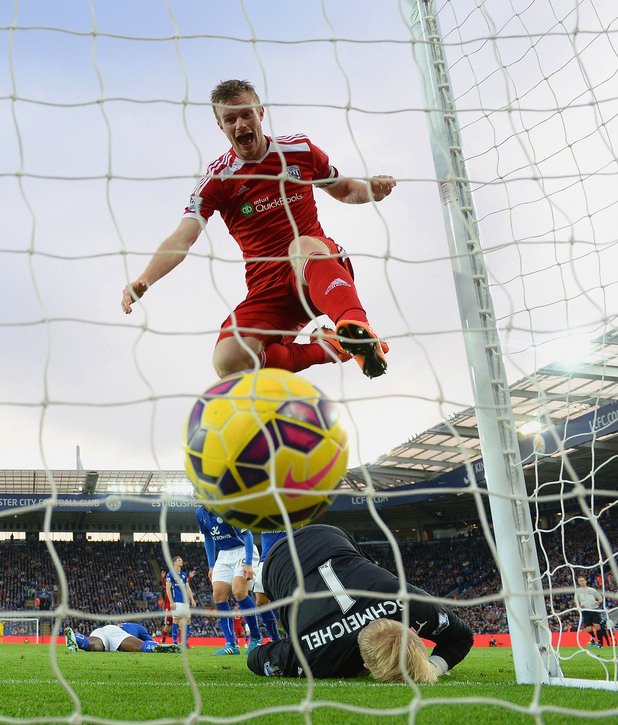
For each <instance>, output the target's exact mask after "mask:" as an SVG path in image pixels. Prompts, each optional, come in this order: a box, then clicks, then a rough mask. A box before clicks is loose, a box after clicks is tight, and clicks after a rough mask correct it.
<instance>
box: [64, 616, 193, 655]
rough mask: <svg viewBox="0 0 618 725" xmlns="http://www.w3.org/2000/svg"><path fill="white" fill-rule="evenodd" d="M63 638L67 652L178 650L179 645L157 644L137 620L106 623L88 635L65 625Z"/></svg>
mask: <svg viewBox="0 0 618 725" xmlns="http://www.w3.org/2000/svg"><path fill="white" fill-rule="evenodd" d="M64 638H65V641H66V646H67V650H68V651H69V652H77V650H78V649H83V650H85V651H86V652H180V645H177V644H159V643H158V642H157V641H156V640H155V639H154V637H152V636H151V635H150V634H148V630H147V629H146V627H143V626H142V625H141V624H137V622H124V623H123V624H121V625H120V626H118V625H116V624H106V625H105V626H104V627H97V629H93V630H92V632H90V634H89V635H88V636H86V635H85V634H81V633H80V632H74V631H73V630H72V629H71V627H67V628H66V629H65V630H64Z"/></svg>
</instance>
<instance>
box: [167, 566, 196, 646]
mask: <svg viewBox="0 0 618 725" xmlns="http://www.w3.org/2000/svg"><path fill="white" fill-rule="evenodd" d="M172 564H173V565H174V570H173V571H168V572H167V575H166V577H165V592H166V594H167V596H168V599H169V602H170V611H171V612H172V640H173V642H174V644H177V643H178V632H179V630H180V631H181V632H182V631H183V627H184V634H183V635H182V637H181V638H182V640H183V641H184V644H185V646H188V645H187V638H188V636H189V624H190V623H191V612H190V610H189V606H191V607H193V608H194V609H195V607H196V604H195V598H194V596H193V592H192V591H191V585H190V584H189V575H188V574H187V572H186V571H183V570H182V565H183V564H184V562H183V560H182V556H175V557H174V558H173V559H172Z"/></svg>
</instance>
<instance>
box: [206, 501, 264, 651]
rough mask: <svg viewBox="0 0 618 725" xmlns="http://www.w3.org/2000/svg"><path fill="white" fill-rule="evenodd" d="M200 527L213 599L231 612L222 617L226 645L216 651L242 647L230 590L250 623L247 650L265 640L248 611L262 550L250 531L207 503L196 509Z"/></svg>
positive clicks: (219, 608)
mask: <svg viewBox="0 0 618 725" xmlns="http://www.w3.org/2000/svg"><path fill="white" fill-rule="evenodd" d="M195 515H196V518H197V525H198V527H199V530H200V531H201V532H202V534H204V548H205V550H206V557H207V559H208V578H209V579H210V581H211V582H212V599H213V602H214V604H215V607H216V608H217V610H218V611H219V612H229V613H230V616H223V617H221V619H220V622H221V629H222V631H223V636H224V637H225V641H226V644H225V647H223V648H222V649H220V650H218V651H217V652H215V654H216V655H237V654H240V649H239V647H238V644H237V643H236V637H235V635H234V626H233V622H232V617H231V612H232V608H231V607H230V603H229V601H228V599H229V597H230V594H232V595H233V596H234V598H235V599H236V601H237V602H238V606H239V607H240V609H241V610H243V616H244V618H245V621H246V622H247V624H248V625H249V630H250V632H251V640H250V642H249V647H248V649H247V654H249V652H251V651H252V650H253V649H255V647H258V646H259V645H260V644H262V635H261V634H260V628H259V625H258V621H257V617H256V615H255V614H246V610H248V609H253V608H254V607H255V602H254V601H253V599H252V598H251V597H250V596H249V586H250V585H251V582H252V581H253V576H254V567H256V568H257V565H258V562H259V558H260V557H259V554H258V550H257V548H256V546H255V545H254V543H253V534H252V533H251V532H250V531H245V530H240V529H237V528H235V527H234V526H232V525H231V524H228V523H226V522H225V521H224V520H223V519H222V518H221V517H220V516H217V515H216V514H213V513H211V512H210V511H208V509H206V508H204V506H199V507H198V509H197V510H196V512H195Z"/></svg>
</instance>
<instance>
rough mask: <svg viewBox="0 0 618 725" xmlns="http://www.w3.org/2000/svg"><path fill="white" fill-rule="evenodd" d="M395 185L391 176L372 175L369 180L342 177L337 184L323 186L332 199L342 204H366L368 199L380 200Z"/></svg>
mask: <svg viewBox="0 0 618 725" xmlns="http://www.w3.org/2000/svg"><path fill="white" fill-rule="evenodd" d="M396 186H397V182H396V181H395V179H394V178H393V177H392V176H385V175H378V176H372V177H371V179H369V181H368V182H367V181H359V180H357V179H342V180H341V181H339V183H337V184H333V185H332V186H325V187H323V188H324V190H325V191H326V192H328V193H329V194H330V195H331V196H332V197H333V199H337V201H342V202H343V203H344V204H366V203H367V202H369V201H382V199H384V198H386V197H387V196H388V195H389V194H390V193H391V191H392V190H393V189H394V188H395V187H396Z"/></svg>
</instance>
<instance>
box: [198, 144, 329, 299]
mask: <svg viewBox="0 0 618 725" xmlns="http://www.w3.org/2000/svg"><path fill="white" fill-rule="evenodd" d="M266 140H267V142H268V148H267V151H266V153H265V154H264V156H263V157H262V158H261V159H260V160H258V161H243V160H242V159H240V158H238V156H236V154H235V152H234V150H233V149H230V150H229V151H228V152H227V153H226V154H224V155H223V156H221V157H220V158H218V159H217V160H216V161H214V162H213V163H212V164H210V166H209V167H208V170H207V173H206V176H204V177H203V178H202V179H201V180H200V182H199V183H198V185H197V186H196V188H195V190H194V192H193V195H192V197H191V200H190V202H189V205H188V206H187V207H186V208H185V212H184V217H187V218H194V219H199V218H200V217H201V218H202V220H203V221H204V222H205V221H207V220H208V219H209V218H210V217H211V216H212V214H213V213H214V212H215V211H218V212H219V213H220V214H221V218H222V219H223V221H224V222H225V224H226V226H227V228H228V230H229V232H230V234H231V235H232V237H233V238H234V239H235V240H236V242H237V243H238V246H239V247H240V249H241V250H242V254H243V257H244V259H245V260H247V261H246V263H245V278H246V282H247V289H248V290H249V291H250V292H255V291H259V290H262V289H269V288H271V287H272V286H273V285H275V284H277V280H278V278H279V277H280V276H281V275H282V274H283V273H287V271H288V270H289V263H288V262H287V261H286V260H282V261H280V262H277V261H273V260H268V259H260V258H264V257H286V256H287V253H288V245H289V244H290V242H291V241H292V240H293V239H294V237H295V236H296V234H298V236H301V235H308V236H314V237H324V236H326V235H325V234H324V230H323V229H322V226H321V225H320V222H319V221H318V213H317V208H316V204H315V199H314V195H313V186H314V184H311V183H308V182H317V185H320V186H326V185H332V184H335V183H337V177H338V175H339V174H338V172H337V169H336V168H335V167H334V166H331V165H330V162H329V160H328V156H327V155H326V154H325V153H324V152H323V151H322V150H321V149H319V148H318V147H317V146H315V145H314V144H313V143H311V141H310V140H309V139H308V138H307V137H306V136H303V135H297V136H279V137H277V138H275V139H271V138H269V137H266ZM282 171H283V172H286V174H287V176H286V177H285V179H280V178H276V177H278V175H279V174H281V173H282ZM264 177H267V178H264ZM290 217H291V218H290Z"/></svg>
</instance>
